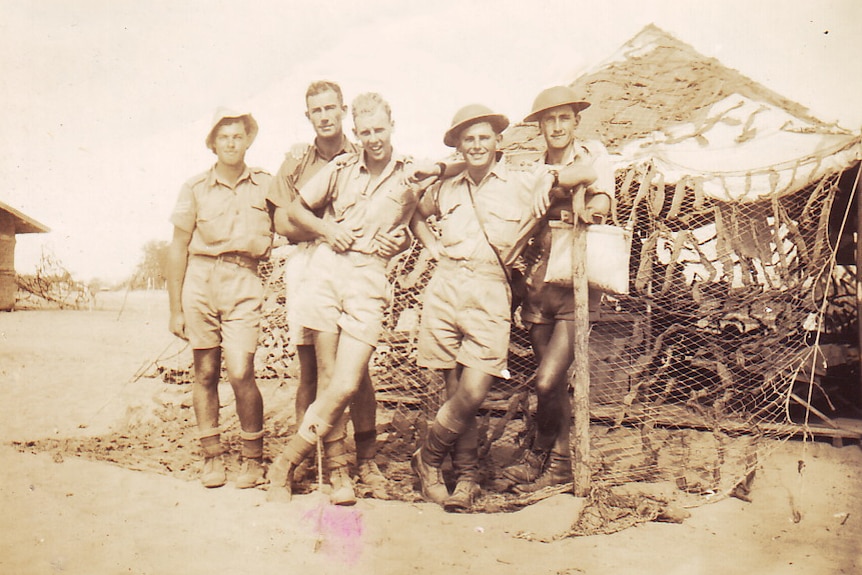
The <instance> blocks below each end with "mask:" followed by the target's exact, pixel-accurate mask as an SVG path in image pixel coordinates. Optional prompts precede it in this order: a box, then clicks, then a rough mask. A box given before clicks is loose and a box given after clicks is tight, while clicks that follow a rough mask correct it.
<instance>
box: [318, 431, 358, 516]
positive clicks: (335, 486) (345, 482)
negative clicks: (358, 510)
mask: <svg viewBox="0 0 862 575" xmlns="http://www.w3.org/2000/svg"><path fill="white" fill-rule="evenodd" d="M323 462H324V466H325V468H326V469H327V470H328V471H329V484H330V485H331V487H332V490H331V491H330V494H329V498H330V500H331V501H332V503H334V504H335V505H354V504H355V503H356V491H355V490H354V488H353V480H352V479H351V478H350V472H349V471H348V468H347V463H348V462H347V446H346V445H345V443H344V437H340V438H338V439H335V440H333V441H326V442H324V444H323Z"/></svg>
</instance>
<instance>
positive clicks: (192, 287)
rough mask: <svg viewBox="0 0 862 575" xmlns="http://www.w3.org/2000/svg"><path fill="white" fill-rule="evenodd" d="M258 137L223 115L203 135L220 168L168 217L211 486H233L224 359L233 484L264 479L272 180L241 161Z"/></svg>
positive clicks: (175, 300)
mask: <svg viewBox="0 0 862 575" xmlns="http://www.w3.org/2000/svg"><path fill="white" fill-rule="evenodd" d="M257 131H258V127H257V122H256V121H255V120H254V118H253V117H252V115H251V114H247V113H240V112H234V111H231V110H227V109H224V108H221V109H219V110H218V111H217V112H216V114H215V116H214V117H213V121H212V124H211V128H210V131H209V132H208V134H207V137H206V146H207V148H209V149H210V150H212V152H213V153H214V154H215V155H216V158H217V160H216V163H215V165H214V166H213V167H211V168H210V169H209V170H207V171H205V172H203V173H201V174H199V175H197V176H195V177H193V178H191V179H190V180H188V181H187V182H186V183H185V184H184V185H183V186H182V188H181V189H180V193H179V198H178V199H177V203H176V207H175V208H174V211H173V214H172V215H171V222H172V223H173V224H174V235H173V240H172V241H171V244H170V247H169V249H168V269H167V276H168V297H169V300H170V330H171V332H172V333H173V334H174V335H176V336H178V337H180V338H182V339H186V340H188V342H189V343H190V344H191V347H192V353H193V356H194V382H193V384H192V404H193V406H194V412H195V419H196V420H197V425H198V431H199V437H200V445H201V450H202V451H203V455H204V463H203V470H202V472H201V482H202V483H203V484H204V486H206V487H220V486H222V485H224V484H225V482H226V481H227V477H226V473H225V463H224V461H223V458H222V456H223V454H224V453H225V446H224V445H223V444H222V442H221V435H220V433H221V431H220V428H219V395H218V383H219V377H220V374H221V362H222V358H224V363H225V367H226V370H227V377H228V381H229V382H230V384H231V387H232V388H233V392H234V396H235V397H236V412H237V416H238V417H239V423H240V438H241V441H242V452H241V457H242V470H241V471H240V473H239V476H238V477H237V478H236V486H237V487H240V488H248V487H254V486H256V485H259V484H261V483H263V482H264V469H263V462H262V460H263V399H262V398H261V394H260V390H259V389H258V387H257V383H256V382H255V378H254V353H255V350H256V349H257V342H258V336H259V330H260V317H261V304H262V301H263V285H262V283H261V280H260V278H259V277H258V271H257V270H258V262H260V260H262V259H265V258H267V257H268V256H269V251H270V247H271V244H272V217H271V214H272V206H271V205H270V204H269V203H268V202H267V200H266V192H267V189H268V188H269V184H270V179H271V177H270V175H269V174H268V173H266V172H265V171H263V170H262V169H260V168H251V167H248V166H247V165H246V164H245V154H246V151H247V150H248V148H249V146H251V144H252V142H254V138H255V136H256V135H257Z"/></svg>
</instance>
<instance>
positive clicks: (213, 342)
mask: <svg viewBox="0 0 862 575" xmlns="http://www.w3.org/2000/svg"><path fill="white" fill-rule="evenodd" d="M182 300H183V313H184V315H185V320H186V336H187V337H188V338H189V343H190V344H191V346H192V349H211V348H214V347H219V346H221V347H222V348H223V349H231V350H239V351H246V352H249V353H254V352H255V350H256V349H257V342H258V338H259V337H260V315H261V306H262V302H263V284H262V283H261V281H260V278H259V277H258V275H257V273H255V272H254V271H253V270H251V269H249V268H246V267H243V266H240V265H237V264H233V263H228V262H223V261H218V260H216V259H213V258H203V257H197V256H189V260H188V266H187V267H186V275H185V279H184V281H183V295H182Z"/></svg>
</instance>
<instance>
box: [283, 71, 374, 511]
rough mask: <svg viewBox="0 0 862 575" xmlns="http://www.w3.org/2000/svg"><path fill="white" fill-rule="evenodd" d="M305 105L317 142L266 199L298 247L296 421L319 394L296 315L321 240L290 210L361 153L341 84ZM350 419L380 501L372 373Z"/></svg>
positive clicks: (292, 317)
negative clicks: (342, 160)
mask: <svg viewBox="0 0 862 575" xmlns="http://www.w3.org/2000/svg"><path fill="white" fill-rule="evenodd" d="M305 104H306V112H305V117H306V118H307V119H308V121H309V122H311V126H312V127H313V128H314V133H315V138H314V143H313V144H311V145H298V146H294V147H293V149H292V150H291V151H290V152H289V153H288V154H287V157H286V158H285V160H284V162H283V163H282V164H281V167H280V168H279V170H278V173H277V174H276V175H275V177H274V178H273V181H272V184H271V186H270V189H269V193H268V195H267V199H269V201H270V202H272V203H273V204H274V205H275V206H276V208H275V215H274V220H275V231H276V232H278V233H279V234H281V235H283V236H285V237H286V238H287V239H288V240H289V241H290V242H291V243H293V244H296V247H295V248H294V251H293V253H291V254H290V256H288V257H289V259H288V261H287V263H286V265H285V271H284V274H285V287H286V291H287V294H286V300H287V303H286V306H287V318H288V323H289V330H290V337H291V339H292V341H293V343H294V345H295V346H296V355H297V358H298V360H299V387H298V388H297V391H296V402H295V406H296V419H297V421H301V420H302V418H303V416H304V415H305V411H306V409H308V406H309V405H310V404H311V403H312V402H313V401H314V400H315V398H316V397H317V392H318V385H317V356H316V354H315V348H314V340H313V335H312V332H311V330H309V329H307V328H305V327H303V326H302V325H301V324H300V323H299V322H298V320H297V318H296V315H297V311H298V305H297V301H298V300H299V298H300V292H301V291H302V290H303V289H306V287H307V284H308V278H307V274H308V273H309V270H308V261H309V258H310V254H311V252H312V251H313V247H314V246H315V245H316V243H315V242H316V241H317V240H318V239H320V236H318V235H317V234H315V233H313V232H311V231H309V230H307V229H305V228H302V227H299V226H297V225H296V224H294V222H292V221H291V219H290V217H289V214H288V206H289V205H290V203H291V202H292V201H293V200H295V199H296V198H297V196H298V194H299V190H300V189H301V188H302V187H303V186H304V185H305V184H306V183H308V181H309V180H310V179H311V178H312V177H313V176H314V175H315V174H317V172H319V171H320V170H321V168H323V167H324V166H325V165H326V164H328V163H329V162H330V161H331V160H332V159H333V158H335V157H337V156H340V155H342V154H356V153H358V152H359V151H360V150H359V148H358V147H357V146H356V145H355V144H353V143H351V142H350V141H349V140H348V139H347V137H346V136H345V135H344V130H343V127H342V122H343V120H344V114H345V113H346V112H347V106H346V105H345V104H344V97H343V95H342V91H341V87H340V86H339V85H338V84H336V83H334V82H329V81H325V80H324V81H317V82H312V83H311V84H310V85H309V86H308V89H307V90H306V93H305ZM350 416H351V419H352V420H353V429H354V441H355V443H356V463H357V472H358V475H359V480H360V481H361V482H362V483H364V484H365V485H367V486H368V487H369V488H370V490H371V494H372V495H373V496H374V497H375V498H376V499H388V497H389V494H388V491H387V483H388V482H387V481H386V478H385V477H384V476H383V474H382V473H381V472H380V469H379V468H378V467H377V463H376V462H375V461H374V457H375V455H376V454H377V445H376V442H377V402H376V400H375V397H374V387H373V385H372V383H371V378H370V376H369V375H368V371H367V369H366V371H365V373H364V375H363V377H362V381H361V382H360V384H359V389H358V391H357V392H356V395H355V397H354V399H353V402H352V403H351V406H350Z"/></svg>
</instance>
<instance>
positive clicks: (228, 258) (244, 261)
mask: <svg viewBox="0 0 862 575" xmlns="http://www.w3.org/2000/svg"><path fill="white" fill-rule="evenodd" d="M195 255H196V256H197V257H202V258H207V259H212V260H216V261H219V262H225V263H229V264H234V265H237V266H240V267H243V268H247V269H250V270H252V271H253V272H257V265H258V263H259V260H258V259H257V258H253V257H251V256H247V255H245V254H240V253H237V252H228V253H225V254H219V255H217V256H211V255H205V254H195Z"/></svg>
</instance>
